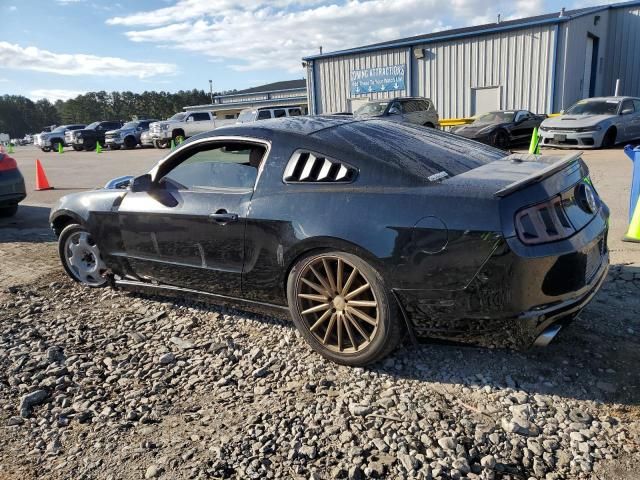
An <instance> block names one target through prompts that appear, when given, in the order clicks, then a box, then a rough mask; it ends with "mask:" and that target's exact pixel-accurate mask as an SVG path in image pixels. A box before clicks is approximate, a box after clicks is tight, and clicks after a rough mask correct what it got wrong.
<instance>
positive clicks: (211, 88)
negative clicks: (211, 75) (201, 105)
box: [209, 80, 213, 105]
mask: <svg viewBox="0 0 640 480" xmlns="http://www.w3.org/2000/svg"><path fill="white" fill-rule="evenodd" d="M209 96H210V97H211V105H213V80H209Z"/></svg>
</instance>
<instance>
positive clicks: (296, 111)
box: [236, 107, 304, 123]
mask: <svg viewBox="0 0 640 480" xmlns="http://www.w3.org/2000/svg"><path fill="white" fill-rule="evenodd" d="M300 115H304V113H303V112H302V109H301V108H300V107H259V108H245V109H244V110H242V111H241V112H240V115H238V121H237V122H236V123H250V122H255V121H257V120H267V119H269V118H281V117H299V116H300Z"/></svg>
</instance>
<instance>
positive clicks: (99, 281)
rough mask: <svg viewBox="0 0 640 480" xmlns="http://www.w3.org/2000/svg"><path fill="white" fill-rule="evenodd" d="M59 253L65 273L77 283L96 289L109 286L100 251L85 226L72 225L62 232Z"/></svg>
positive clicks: (59, 240)
mask: <svg viewBox="0 0 640 480" xmlns="http://www.w3.org/2000/svg"><path fill="white" fill-rule="evenodd" d="M58 253H59V255H60V260H61V261H62V266H63V267H64V269H65V271H66V272H67V274H68V275H69V276H70V277H71V278H72V279H73V280H75V281H76V282H78V283H82V284H83V285H87V286H89V287H94V288H96V287H104V286H106V285H107V279H106V278H105V277H104V276H103V275H104V273H105V272H106V270H107V267H106V266H105V264H104V262H103V260H102V256H101V255H100V249H99V248H98V245H97V244H96V243H95V241H94V240H93V238H92V237H91V234H90V233H89V232H88V231H87V230H86V229H85V228H84V227H83V226H81V225H78V224H71V225H68V226H67V227H65V228H64V230H62V232H61V233H60V238H59V239H58Z"/></svg>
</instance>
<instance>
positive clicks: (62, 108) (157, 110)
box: [0, 89, 235, 138]
mask: <svg viewBox="0 0 640 480" xmlns="http://www.w3.org/2000/svg"><path fill="white" fill-rule="evenodd" d="M233 92H235V90H232V91H225V92H222V93H214V95H219V94H225V93H233ZM210 102H211V97H210V95H209V93H208V92H205V91H204V90H197V89H193V90H180V91H178V92H175V93H171V92H143V93H133V92H110V93H109V92H105V91H101V92H89V93H85V94H83V95H78V96H77V97H75V98H72V99H69V100H65V101H63V100H58V101H56V102H55V103H51V102H50V101H49V100H47V99H42V100H37V101H35V102H34V101H33V100H31V99H29V98H27V97H23V96H21V95H3V96H0V133H8V134H9V136H10V137H11V138H22V137H24V135H26V134H29V133H40V132H41V131H42V129H43V128H44V127H47V126H49V125H65V124H68V123H84V124H89V123H91V122H95V121H99V120H122V121H126V120H131V118H133V117H138V118H145V117H146V118H157V119H160V120H163V119H166V118H168V117H170V116H171V115H173V114H174V113H176V112H180V111H182V107H185V106H187V105H203V104H208V103H210Z"/></svg>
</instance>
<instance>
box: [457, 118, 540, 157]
mask: <svg viewBox="0 0 640 480" xmlns="http://www.w3.org/2000/svg"><path fill="white" fill-rule="evenodd" d="M545 118H547V116H546V115H535V114H533V113H531V112H530V111H528V110H502V111H498V112H488V113H483V114H482V115H478V116H477V117H475V118H474V120H473V122H472V123H470V124H468V125H463V126H460V127H455V128H453V129H452V130H451V131H452V132H453V133H455V134H456V135H460V136H462V137H465V138H471V139H473V140H478V141H479V142H482V143H486V144H487V145H492V146H494V147H498V148H508V147H510V146H511V145H517V144H522V143H525V142H528V141H530V140H531V135H532V134H533V129H534V128H537V127H539V126H540V124H541V123H542V122H543V120H544V119H545Z"/></svg>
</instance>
